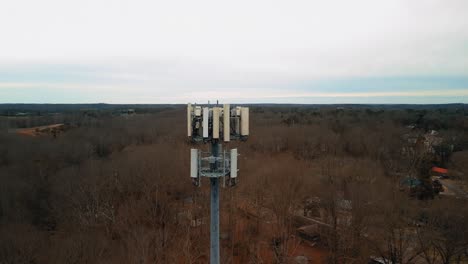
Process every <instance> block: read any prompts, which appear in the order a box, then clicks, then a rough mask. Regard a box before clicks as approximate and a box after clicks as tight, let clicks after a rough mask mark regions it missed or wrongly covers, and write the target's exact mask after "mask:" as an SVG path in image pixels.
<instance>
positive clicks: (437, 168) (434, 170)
mask: <svg viewBox="0 0 468 264" xmlns="http://www.w3.org/2000/svg"><path fill="white" fill-rule="evenodd" d="M432 171H433V172H437V173H443V174H445V173H447V172H448V170H447V169H444V168H439V167H432Z"/></svg>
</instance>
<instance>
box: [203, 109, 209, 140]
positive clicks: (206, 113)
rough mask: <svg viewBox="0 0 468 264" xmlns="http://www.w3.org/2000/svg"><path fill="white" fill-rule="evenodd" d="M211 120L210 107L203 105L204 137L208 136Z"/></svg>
mask: <svg viewBox="0 0 468 264" xmlns="http://www.w3.org/2000/svg"><path fill="white" fill-rule="evenodd" d="M209 120H210V111H209V108H208V107H203V137H204V138H207V137H208V121H209Z"/></svg>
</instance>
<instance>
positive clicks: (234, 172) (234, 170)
mask: <svg viewBox="0 0 468 264" xmlns="http://www.w3.org/2000/svg"><path fill="white" fill-rule="evenodd" d="M231 178H237V149H236V148H235V149H231Z"/></svg>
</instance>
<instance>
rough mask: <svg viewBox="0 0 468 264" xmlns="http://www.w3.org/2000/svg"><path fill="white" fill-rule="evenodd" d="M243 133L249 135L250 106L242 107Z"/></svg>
mask: <svg viewBox="0 0 468 264" xmlns="http://www.w3.org/2000/svg"><path fill="white" fill-rule="evenodd" d="M241 135H242V136H248V135H249V108H248V107H242V108H241Z"/></svg>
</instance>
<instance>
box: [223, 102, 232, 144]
mask: <svg viewBox="0 0 468 264" xmlns="http://www.w3.org/2000/svg"><path fill="white" fill-rule="evenodd" d="M230 122H231V115H230V110H229V104H225V105H224V110H223V125H224V129H223V133H224V141H225V142H229V141H230V140H231V128H230Z"/></svg>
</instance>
